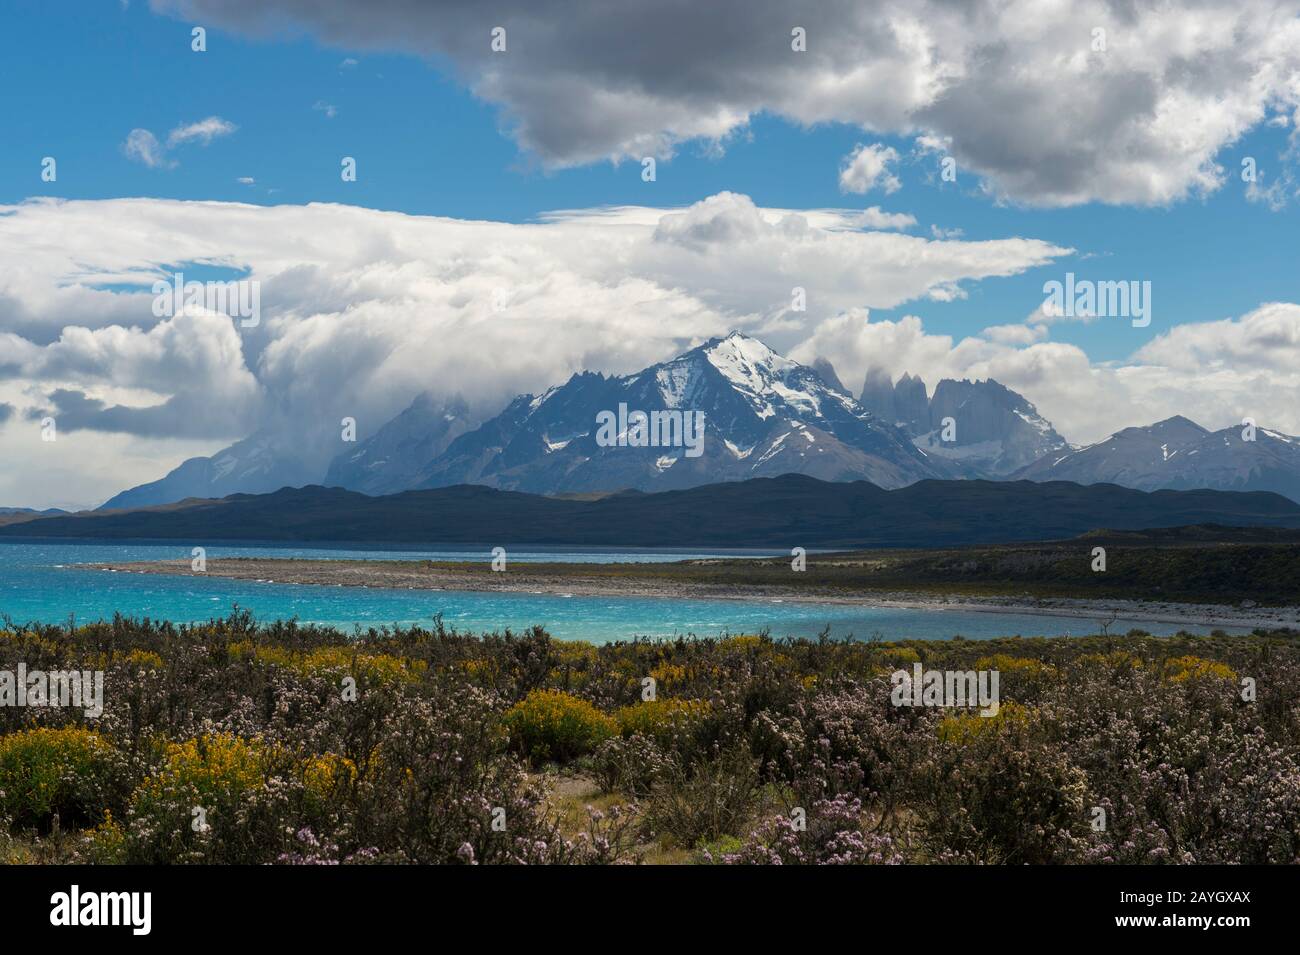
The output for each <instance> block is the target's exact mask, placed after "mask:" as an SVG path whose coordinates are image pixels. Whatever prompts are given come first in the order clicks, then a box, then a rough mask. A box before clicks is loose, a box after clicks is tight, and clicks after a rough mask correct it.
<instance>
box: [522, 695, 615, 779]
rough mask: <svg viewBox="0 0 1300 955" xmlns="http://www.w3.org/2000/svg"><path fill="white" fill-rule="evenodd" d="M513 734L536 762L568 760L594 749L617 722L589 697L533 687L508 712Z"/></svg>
mask: <svg viewBox="0 0 1300 955" xmlns="http://www.w3.org/2000/svg"><path fill="white" fill-rule="evenodd" d="M505 725H506V728H507V729H508V730H509V732H510V738H511V740H512V741H513V742H514V744H515V745H516V746H517V747H518V748H519V750H520V751H521V752H522V753H523V754H524V755H525V756H527V757H528V758H529V759H531V760H533V761H534V762H545V761H546V760H548V759H555V760H558V761H560V762H562V763H563V762H568V761H569V760H572V759H574V758H575V757H577V756H582V755H584V754H586V753H589V752H591V751H592V750H593V749H595V748H596V746H597V745H599V743H600V742H601V741H602V740H604V739H606V738H607V737H609V736H612V735H613V734H614V733H615V732H617V729H618V724H617V723H616V722H615V721H614V720H612V719H611V718H610V717H608V716H606V715H605V714H604V713H602V712H600V710H598V709H596V707H594V706H592V705H591V704H590V703H588V702H587V701H586V700H583V699H580V698H579V697H576V696H572V695H570V694H568V693H564V692H561V691H559V690H534V691H533V692H531V693H529V694H528V696H526V697H524V699H522V700H521V701H519V702H518V703H516V704H515V705H514V706H512V707H511V708H510V709H509V710H508V711H507V712H506V715H505Z"/></svg>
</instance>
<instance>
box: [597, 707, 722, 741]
mask: <svg viewBox="0 0 1300 955" xmlns="http://www.w3.org/2000/svg"><path fill="white" fill-rule="evenodd" d="M711 711H712V707H711V706H710V705H709V703H708V701H707V700H678V699H658V700H647V701H646V702H644V703H634V704H632V705H631V706H624V707H622V708H621V709H619V710H617V711H616V712H615V713H614V719H615V721H616V722H617V723H618V728H619V732H621V733H622V734H623V735H624V736H631V735H632V734H633V733H640V734H641V735H642V736H648V737H649V738H651V739H653V740H655V741H656V742H659V743H664V742H666V741H668V740H669V739H671V738H672V737H673V736H674V735H675V734H676V733H677V732H679V731H681V730H683V729H686V728H688V727H689V726H690V724H691V723H692V722H694V721H696V720H698V719H700V718H702V717H704V716H707V715H708V714H709V713H710V712H711Z"/></svg>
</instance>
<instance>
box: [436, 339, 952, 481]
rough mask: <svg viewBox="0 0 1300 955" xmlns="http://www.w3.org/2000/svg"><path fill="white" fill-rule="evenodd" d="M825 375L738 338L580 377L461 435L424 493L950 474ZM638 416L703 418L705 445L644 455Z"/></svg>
mask: <svg viewBox="0 0 1300 955" xmlns="http://www.w3.org/2000/svg"><path fill="white" fill-rule="evenodd" d="M825 371H826V370H825V369H823V373H820V374H819V373H818V372H817V371H815V370H814V369H812V368H810V367H808V366H806V365H801V364H799V363H798V362H794V361H791V360H790V359H788V358H785V357H783V356H781V355H778V354H777V353H776V352H774V351H772V350H771V349H770V348H768V347H767V346H766V345H765V344H763V343H762V342H761V341H759V340H757V339H755V338H749V337H747V336H745V335H741V334H739V333H733V334H731V335H729V336H727V337H726V338H715V339H712V340H711V341H708V342H706V343H705V344H703V345H701V346H700V347H698V348H695V349H692V350H691V351H688V352H686V353H685V354H683V355H680V356H678V357H677V358H674V359H672V360H671V361H667V362H663V363H662V364H658V365H653V366H651V367H649V368H646V369H645V370H643V371H641V372H638V373H637V374H634V375H628V376H626V377H619V378H607V377H605V376H604V375H600V374H594V373H589V372H587V373H582V374H577V375H574V376H573V377H572V378H571V379H569V381H568V382H566V383H565V384H564V385H562V386H560V387H557V388H552V389H551V390H550V391H548V392H546V393H545V394H543V395H540V396H536V397H534V396H532V395H523V396H521V397H519V398H516V399H515V400H514V401H513V402H512V403H511V404H510V405H509V407H507V408H506V410H505V411H503V412H502V413H501V414H500V415H498V416H497V417H495V418H493V419H491V420H489V421H488V422H486V423H485V424H483V425H482V426H481V427H480V428H477V429H475V430H474V431H470V432H468V433H466V434H463V435H461V436H460V437H459V438H457V439H456V440H455V441H453V442H452V443H451V444H450V445H449V446H448V447H447V450H446V451H445V452H444V453H443V454H442V455H441V456H440V457H439V458H438V459H437V460H436V461H434V462H433V464H432V465H431V466H430V468H429V469H428V471H427V472H426V473H425V474H424V476H423V480H422V481H421V482H420V483H419V485H418V486H419V487H423V488H434V487H446V486H449V485H453V484H485V485H488V486H491V487H499V488H506V489H510V490H519V491H531V492H534V493H542V494H556V493H562V492H590V491H610V490H618V489H623V488H633V489H637V490H659V489H674V488H687V487H695V486H697V485H701V484H711V483H716V482H718V481H734V480H743V479H745V478H752V477H763V476H775V475H779V474H788V473H797V474H807V475H811V476H813V477H819V478H822V479H824V480H832V481H842V480H856V479H866V480H868V481H871V482H873V483H875V484H878V485H880V486H881V487H886V488H893V487H901V486H903V485H905V484H910V483H911V482H913V481H917V480H920V479H922V478H928V477H939V476H942V475H943V474H944V473H946V472H944V471H943V470H942V469H939V468H936V467H935V466H934V465H933V463H932V462H931V461H930V459H928V458H927V457H926V455H925V454H924V453H922V452H921V451H919V450H918V449H917V448H916V447H915V446H914V445H913V444H912V443H911V441H909V440H908V438H907V437H906V435H904V434H903V433H902V432H900V431H899V430H898V429H897V428H895V427H894V426H893V425H892V424H890V423H888V422H887V421H885V420H881V419H880V418H878V417H877V416H875V415H873V414H871V413H869V412H868V411H867V410H866V409H864V408H863V407H862V406H861V405H859V404H858V402H856V401H855V400H854V399H853V398H852V397H850V396H849V395H848V394H845V393H844V392H843V391H841V390H839V389H838V388H836V387H835V386H834V385H833V384H831V383H828V381H827V380H826V377H825ZM831 373H832V374H833V371H832V372H831ZM620 409H622V411H621V412H620ZM635 412H643V413H645V414H659V415H662V414H663V413H680V414H682V415H698V414H703V421H704V426H703V436H702V439H701V440H700V441H699V442H698V443H697V444H696V446H694V447H688V446H686V445H685V443H684V442H678V443H676V444H672V443H669V444H667V445H665V444H663V443H661V442H656V443H652V444H650V445H648V446H643V447H638V446H635V445H636V442H635V440H634V439H635V438H636V437H638V434H637V433H636V429H635V428H632V427H629V426H628V424H629V423H630V421H629V418H628V416H629V415H631V414H633V413H635ZM602 414H604V415H610V416H613V417H614V418H615V419H616V420H617V422H618V424H617V426H616V427H615V428H614V431H613V435H614V437H615V438H616V442H615V444H614V445H613V446H609V442H608V441H602V440H601V438H602V435H601V430H600V427H599V420H598V416H600V415H602ZM683 420H684V421H686V420H689V419H683ZM696 420H698V419H696ZM651 430H652V431H655V429H651ZM687 433H688V434H689V433H690V428H687ZM609 436H610V435H609V434H606V435H605V437H606V438H608V437H609Z"/></svg>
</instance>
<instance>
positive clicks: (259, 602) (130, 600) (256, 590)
mask: <svg viewBox="0 0 1300 955" xmlns="http://www.w3.org/2000/svg"><path fill="white" fill-rule="evenodd" d="M490 550H491V548H489V547H482V548H464V547H454V548H447V547H433V546H431V547H424V548H409V549H401V550H392V549H390V550H356V549H349V548H348V547H346V546H342V547H315V546H311V547H307V546H296V547H284V546H279V545H267V546H261V545H257V544H247V545H234V546H230V545H217V546H210V547H208V548H207V556H208V559H210V560H211V559H220V558H222V557H241V556H242V557H253V556H255V557H308V558H318V559H343V558H346V559H353V560H367V559H369V560H393V559H405V560H414V559H433V560H476V561H477V560H481V561H487V560H489V559H490ZM737 554H748V555H750V556H755V555H756V554H755V552H752V551H749V552H740V551H709V552H682V551H673V552H669V551H644V550H640V551H601V550H594V549H588V550H560V549H552V550H541V549H537V550H531V551H519V552H515V551H513V550H512V551H511V552H510V559H511V560H513V561H536V560H565V561H581V562H586V561H611V560H617V561H664V560H683V559H686V558H690V557H704V556H727V555H737ZM177 558H184V559H186V560H188V559H189V558H190V550H189V547H188V546H181V545H178V544H175V543H168V544H157V543H119V542H114V543H103V542H94V543H88V542H67V541H58V542H35V541H23V542H16V541H0V614H4V615H7V616H9V617H10V618H11V619H13V620H14V621H15V622H16V623H27V622H31V621H41V622H46V623H66V622H67V620H68V617H69V615H75V617H76V619H77V621H78V622H81V623H86V622H90V621H93V620H98V619H101V618H111V617H112V615H113V613H114V612H121V613H123V614H127V615H131V616H148V617H153V618H155V619H167V620H172V621H174V622H177V623H180V622H194V621H204V620H208V619H211V618H213V617H221V616H225V615H226V614H228V613H229V612H230V610H231V608H232V606H234V605H236V604H238V605H239V606H240V607H242V608H246V609H248V610H251V611H252V612H253V613H254V614H255V615H256V616H257V617H258V618H259V619H263V620H270V619H274V618H289V617H297V618H298V619H299V620H300V621H303V622H312V623H329V624H335V625H338V626H343V627H346V628H348V629H351V628H352V627H353V626H354V625H360V626H363V627H368V626H381V625H386V624H387V625H392V624H401V625H405V626H409V625H411V624H417V623H419V624H426V625H427V624H428V623H429V622H430V621H431V620H432V618H433V617H434V615H435V614H442V617H443V620H444V622H445V623H446V624H447V625H448V626H455V627H457V628H458V629H468V630H472V631H475V632H482V631H493V630H504V629H505V628H506V627H509V628H511V629H514V630H516V631H518V630H522V629H524V628H526V627H529V626H532V625H533V624H541V625H542V626H544V627H546V629H547V630H548V631H549V632H550V633H551V634H552V635H553V636H555V637H557V638H561V639H570V640H589V641H592V642H595V643H603V642H607V641H610V640H619V639H630V638H632V637H635V636H654V637H668V636H675V635H679V634H680V635H685V634H694V635H696V636H718V635H719V634H738V633H756V632H758V631H759V630H763V629H766V630H768V631H769V632H770V633H771V634H772V635H773V636H774V637H786V636H800V637H814V636H816V635H817V634H818V633H819V632H821V631H822V630H823V629H824V628H826V627H829V628H830V632H831V634H832V635H833V636H836V637H846V636H853V637H856V638H858V639H867V638H869V637H871V636H872V635H874V634H879V635H880V636H881V637H882V638H883V639H886V640H901V639H909V638H910V639H947V638H949V637H952V636H954V635H957V634H961V635H962V636H964V637H967V638H968V639H974V640H978V639H987V638H990V637H997V636H1014V635H1016V634H1020V635H1022V636H1060V635H1064V634H1082V633H1095V632H1098V630H1099V627H1098V624H1097V620H1096V619H1093V618H1069V617H1053V616H1044V615H1038V614H993V613H978V612H970V611H954V610H906V609H904V610H899V609H889V608H874V607H845V606H840V605H835V604H806V603H785V602H781V601H774V600H766V601H765V600H745V601H739V600H679V599H674V598H645V597H563V596H556V595H543V594H502V593H473V592H465V591H446V592H443V591H429V590H423V591H415V590H410V591H396V590H380V589H370V588H361V587H327V586H313V585H299V584H273V583H258V582H256V581H242V580H223V579H221V578H217V577H212V578H197V577H166V576H160V575H154V574H149V575H145V574H124V573H111V572H108V571H102V570H90V569H87V568H84V567H78V566H77V565H78V564H87V563H95V562H120V561H134V560H169V559H177ZM1131 627H1140V628H1142V629H1144V630H1147V631H1149V632H1151V633H1156V634H1169V633H1174V632H1176V631H1178V630H1179V629H1180V627H1179V626H1177V625H1173V624H1157V623H1150V622H1137V621H1126V620H1118V621H1116V622H1115V623H1114V624H1112V625H1111V628H1110V632H1111V633H1123V632H1125V631H1126V630H1128V629H1129V628H1131ZM1187 629H1190V630H1195V629H1196V628H1192V627H1188V628H1187ZM1224 629H1228V630H1231V629H1232V628H1224Z"/></svg>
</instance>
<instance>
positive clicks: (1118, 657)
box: [1079, 650, 1142, 670]
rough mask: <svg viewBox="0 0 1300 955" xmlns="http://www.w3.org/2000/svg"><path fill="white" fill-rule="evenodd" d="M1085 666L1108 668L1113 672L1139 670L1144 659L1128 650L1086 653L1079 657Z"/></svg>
mask: <svg viewBox="0 0 1300 955" xmlns="http://www.w3.org/2000/svg"><path fill="white" fill-rule="evenodd" d="M1079 662H1080V663H1082V664H1084V665H1085V666H1099V667H1108V668H1110V669H1112V670H1125V669H1128V670H1138V669H1141V667H1142V658H1141V657H1139V656H1137V655H1136V654H1133V653H1129V651H1127V650H1111V651H1110V652H1109V653H1085V654H1082V655H1081V656H1080V657H1079Z"/></svg>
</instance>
